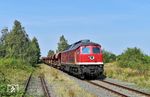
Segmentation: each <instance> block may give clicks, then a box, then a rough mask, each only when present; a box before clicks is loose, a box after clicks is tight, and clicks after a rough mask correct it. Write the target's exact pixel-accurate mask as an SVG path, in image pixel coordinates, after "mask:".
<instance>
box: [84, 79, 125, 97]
mask: <svg viewBox="0 0 150 97" xmlns="http://www.w3.org/2000/svg"><path fill="white" fill-rule="evenodd" d="M86 82H88V83H90V84H93V85H95V86H98V87H101V88H104V89H106V90H108V91H110V92H112V93H114V94H117V95H118V96H121V97H128V95H125V94H123V93H119V92H117V91H115V90H112V89H109V88H107V87H105V86H102V85H100V84H97V83H94V82H91V81H86Z"/></svg>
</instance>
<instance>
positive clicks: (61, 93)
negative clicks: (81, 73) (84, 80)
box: [38, 64, 96, 97]
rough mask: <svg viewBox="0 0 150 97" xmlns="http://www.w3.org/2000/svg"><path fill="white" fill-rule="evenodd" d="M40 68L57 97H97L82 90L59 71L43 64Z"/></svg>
mask: <svg viewBox="0 0 150 97" xmlns="http://www.w3.org/2000/svg"><path fill="white" fill-rule="evenodd" d="M40 68H41V69H39V70H40V71H41V73H43V74H44V76H45V79H46V80H48V82H49V84H50V85H51V86H52V88H53V90H54V93H55V94H56V95H57V97H96V96H95V95H94V94H90V93H89V92H87V91H85V90H84V89H82V88H81V87H80V86H79V85H78V84H77V83H76V82H75V81H73V80H72V79H70V78H69V77H68V76H66V75H65V74H63V73H62V72H60V71H59V70H57V69H55V68H52V67H49V66H47V65H44V64H41V65H40ZM39 70H38V71H39Z"/></svg>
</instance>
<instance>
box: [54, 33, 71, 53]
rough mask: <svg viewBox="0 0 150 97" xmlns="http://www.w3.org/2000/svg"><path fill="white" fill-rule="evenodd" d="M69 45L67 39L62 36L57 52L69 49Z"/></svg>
mask: <svg viewBox="0 0 150 97" xmlns="http://www.w3.org/2000/svg"><path fill="white" fill-rule="evenodd" d="M68 46H69V45H68V43H67V40H66V39H65V37H64V35H62V36H61V37H60V39H59V43H58V49H57V51H56V52H61V51H64V50H66V49H67V47H68Z"/></svg>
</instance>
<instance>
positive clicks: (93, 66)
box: [42, 40, 104, 79]
mask: <svg viewBox="0 0 150 97" xmlns="http://www.w3.org/2000/svg"><path fill="white" fill-rule="evenodd" d="M42 61H43V62H44V63H46V64H48V65H51V66H53V67H55V68H58V69H60V70H62V71H65V72H68V73H70V74H73V75H75V76H78V77H80V78H81V79H84V78H85V77H86V76H89V77H92V78H96V77H99V76H100V75H102V74H103V72H104V69H103V67H104V65H103V55H102V50H101V45H100V44H97V43H94V42H91V41H90V40H80V41H78V42H76V43H74V44H72V45H70V46H69V47H68V48H67V49H66V50H65V51H62V52H59V53H56V54H54V55H52V56H49V57H43V58H42Z"/></svg>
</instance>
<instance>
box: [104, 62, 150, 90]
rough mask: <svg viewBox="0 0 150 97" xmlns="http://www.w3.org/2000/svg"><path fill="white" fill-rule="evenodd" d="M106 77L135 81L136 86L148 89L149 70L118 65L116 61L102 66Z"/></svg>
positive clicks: (149, 83)
mask: <svg viewBox="0 0 150 97" xmlns="http://www.w3.org/2000/svg"><path fill="white" fill-rule="evenodd" d="M104 67H105V68H104V69H105V74H106V76H107V77H110V78H115V79H119V80H122V81H126V82H131V83H135V84H136V85H137V86H139V87H142V88H147V89H149V90H150V71H149V70H146V71H144V72H142V71H140V70H137V69H132V68H129V67H126V68H124V67H120V66H118V65H117V63H116V62H114V63H107V64H105V66H104Z"/></svg>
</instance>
